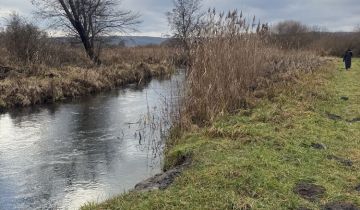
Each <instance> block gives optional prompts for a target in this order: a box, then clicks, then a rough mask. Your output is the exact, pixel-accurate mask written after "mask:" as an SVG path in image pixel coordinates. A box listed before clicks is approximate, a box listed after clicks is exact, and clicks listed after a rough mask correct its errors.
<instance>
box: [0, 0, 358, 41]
mask: <svg viewBox="0 0 360 210" xmlns="http://www.w3.org/2000/svg"><path fill="white" fill-rule="evenodd" d="M30 2H31V1H30V0H0V18H1V20H0V26H3V25H4V21H3V19H4V18H5V17H6V16H8V14H9V13H11V12H12V11H15V12H17V13H19V14H21V15H24V16H26V17H27V18H28V19H30V20H32V21H34V22H39V20H37V19H36V18H35V17H33V15H32V13H33V11H35V10H36V8H34V7H33V6H32V5H31V3H30ZM121 5H122V7H123V8H125V9H131V10H133V11H137V12H140V13H141V14H142V17H141V19H142V20H143V23H142V24H141V25H140V26H139V30H140V32H139V33H137V34H136V35H148V36H162V35H165V34H170V32H169V27H168V24H167V20H166V16H165V13H166V12H167V11H170V10H171V8H172V0H123V1H122V4H121ZM210 7H215V8H217V10H224V11H227V10H229V9H235V8H237V9H239V10H243V12H244V14H246V15H248V16H249V17H250V16H253V15H255V16H256V17H257V18H259V19H260V20H261V21H262V22H269V23H270V24H274V23H276V22H279V21H282V20H297V21H301V22H303V23H305V24H308V25H318V26H321V27H325V28H327V29H328V30H329V31H352V30H353V29H354V27H355V26H356V25H358V24H360V1H359V0H204V1H203V9H205V10H206V9H207V8H210Z"/></svg>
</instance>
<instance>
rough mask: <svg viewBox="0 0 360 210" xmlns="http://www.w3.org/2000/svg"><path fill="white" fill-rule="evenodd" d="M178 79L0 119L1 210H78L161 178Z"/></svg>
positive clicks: (173, 78)
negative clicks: (170, 108) (164, 138)
mask: <svg viewBox="0 0 360 210" xmlns="http://www.w3.org/2000/svg"><path fill="white" fill-rule="evenodd" d="M183 77H184V76H183V75H182V74H179V75H175V76H174V77H172V78H171V79H170V80H163V81H159V80H154V81H152V82H151V83H149V84H148V86H146V87H143V89H137V88H127V89H125V90H119V91H114V92H111V93H108V94H102V95H98V96H96V97H89V98H85V99H83V100H82V101H79V102H73V103H68V104H62V105H52V106H48V107H38V108H28V109H23V110H21V111H17V112H10V113H6V114H3V115H0V209H6V210H9V209H75V208H77V207H79V206H80V205H82V204H84V203H85V202H88V201H101V200H104V199H107V198H109V197H111V196H113V195H116V194H118V193H121V192H124V191H126V190H128V189H130V188H132V187H133V186H134V185H135V184H136V183H137V182H139V181H141V180H143V179H145V178H147V177H149V176H151V175H153V174H155V173H158V172H159V171H160V164H161V156H159V155H158V154H159V153H158V152H159V151H161V149H162V146H163V142H162V141H161V138H160V135H161V133H162V132H161V131H165V130H166V129H167V128H168V127H169V126H170V121H169V120H168V119H167V118H166V117H165V116H164V113H166V111H168V110H167V109H166V108H165V107H163V106H162V105H163V103H164V101H173V100H171V99H170V98H174V95H176V93H177V90H178V87H179V86H181V84H180V83H181V81H182V80H183Z"/></svg>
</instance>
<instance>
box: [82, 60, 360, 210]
mask: <svg viewBox="0 0 360 210" xmlns="http://www.w3.org/2000/svg"><path fill="white" fill-rule="evenodd" d="M359 81H360V60H356V61H355V62H354V67H353V69H352V70H351V71H350V72H345V71H344V69H343V67H342V64H341V63H339V62H338V61H332V63H331V64H329V66H326V68H324V69H323V70H321V71H317V72H314V73H304V74H302V75H301V76H299V79H298V81H297V83H296V84H295V85H292V86H291V87H286V88H284V87H279V88H277V90H276V91H277V92H276V93H275V94H274V95H275V97H274V98H271V99H262V101H261V102H260V103H258V104H257V105H256V106H255V107H254V108H252V109H249V110H243V111H241V112H240V113H239V114H236V115H232V116H227V117H222V118H221V119H219V120H217V121H215V122H214V123H212V125H211V126H208V127H206V128H203V129H199V130H194V131H192V132H190V133H187V134H184V135H183V137H181V138H179V139H177V140H176V141H174V142H172V144H173V145H174V146H173V147H172V148H171V149H170V150H169V151H168V152H167V157H166V168H171V166H174V165H176V163H178V162H179V161H178V160H180V159H183V158H184V157H189V156H191V165H190V166H189V167H188V168H187V169H186V170H185V171H184V172H183V174H182V175H181V176H180V177H178V178H176V179H175V182H174V183H173V184H172V185H171V186H170V187H169V188H167V189H165V190H155V191H151V192H131V193H129V194H125V195H121V196H119V197H116V198H114V199H111V200H108V201H106V202H104V203H101V204H88V205H86V206H84V207H83V209H323V208H324V209H358V208H360V196H359V193H360V192H359V191H360V178H359V174H358V171H359V170H360V123H359V118H360V109H359V104H360V101H359V97H358V94H359V92H360V85H359Z"/></svg>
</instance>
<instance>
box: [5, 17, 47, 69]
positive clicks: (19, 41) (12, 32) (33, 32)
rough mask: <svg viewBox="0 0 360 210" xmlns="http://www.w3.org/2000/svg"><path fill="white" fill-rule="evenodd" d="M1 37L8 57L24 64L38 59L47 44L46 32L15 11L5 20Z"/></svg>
mask: <svg viewBox="0 0 360 210" xmlns="http://www.w3.org/2000/svg"><path fill="white" fill-rule="evenodd" d="M3 39H4V45H5V48H6V49H7V51H8V53H9V55H10V58H11V59H12V60H14V61H16V62H22V63H24V64H25V63H34V62H37V61H39V54H40V52H41V51H42V50H44V48H45V46H46V44H47V41H46V40H47V34H46V33H44V32H43V31H41V30H40V29H39V28H38V27H37V26H36V25H34V24H32V23H28V22H27V21H26V20H25V19H24V18H22V17H20V16H19V15H18V14H16V13H13V14H11V15H10V18H9V19H8V20H7V27H6V30H5V32H3Z"/></svg>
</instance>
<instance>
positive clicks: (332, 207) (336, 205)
mask: <svg viewBox="0 0 360 210" xmlns="http://www.w3.org/2000/svg"><path fill="white" fill-rule="evenodd" d="M324 210H360V208H359V207H357V206H355V205H354V204H352V203H347V202H333V203H328V204H326V205H325V207H324Z"/></svg>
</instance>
